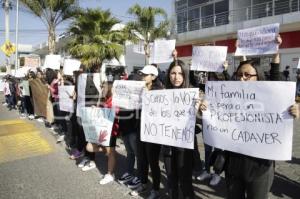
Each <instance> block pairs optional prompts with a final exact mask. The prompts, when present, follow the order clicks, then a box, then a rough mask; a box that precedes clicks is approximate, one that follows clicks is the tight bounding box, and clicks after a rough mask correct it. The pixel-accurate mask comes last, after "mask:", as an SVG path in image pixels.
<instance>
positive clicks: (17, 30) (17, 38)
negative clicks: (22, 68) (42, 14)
mask: <svg viewBox="0 0 300 199" xmlns="http://www.w3.org/2000/svg"><path fill="white" fill-rule="evenodd" d="M18 34H19V0H17V14H16V54H15V71H17V69H18V68H19V59H18V46H19V36H18Z"/></svg>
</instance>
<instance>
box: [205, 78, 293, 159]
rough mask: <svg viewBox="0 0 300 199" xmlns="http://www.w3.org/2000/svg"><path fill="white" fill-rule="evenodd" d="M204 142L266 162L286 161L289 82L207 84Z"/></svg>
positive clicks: (289, 135)
mask: <svg viewBox="0 0 300 199" xmlns="http://www.w3.org/2000/svg"><path fill="white" fill-rule="evenodd" d="M205 91H206V100H207V101H208V110H206V111H204V112H203V133H204V142H205V143H206V144H208V145H211V146H214V147H216V148H220V149H224V150H228V151H233V152H237V153H241V154H245V155H249V156H252V157H258V158H263V159H270V160H290V159H291V152H292V135H293V117H292V116H291V115H290V114H289V113H288V108H289V107H290V106H291V105H292V104H294V97H295V96H294V93H295V92H294V91H295V83H293V82H264V81H260V82H222V81H219V82H213V81H212V82H210V81H209V82H207V84H206V87H205Z"/></svg>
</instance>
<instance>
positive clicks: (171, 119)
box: [141, 88, 199, 149]
mask: <svg viewBox="0 0 300 199" xmlns="http://www.w3.org/2000/svg"><path fill="white" fill-rule="evenodd" d="M198 92H199V91H198V88H188V89H167V90H153V91H145V92H143V99H142V117H141V140H142V141H144V142H151V143H157V144H163V145H168V146H175V147H180V148H188V149H194V136H195V124H196V108H195V100H194V99H196V98H198Z"/></svg>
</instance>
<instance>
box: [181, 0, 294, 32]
mask: <svg viewBox="0 0 300 199" xmlns="http://www.w3.org/2000/svg"><path fill="white" fill-rule="evenodd" d="M180 12H181V13H182V11H180ZM184 12H187V10H185V11H184ZM291 12H300V0H289V1H267V2H264V3H260V4H256V5H252V6H249V7H244V8H240V9H236V10H231V11H227V12H223V13H218V14H214V15H209V16H205V17H200V18H193V19H186V21H184V22H180V23H177V26H176V30H177V33H183V32H187V31H193V30H200V29H203V28H210V27H215V26H221V25H225V24H229V23H237V22H240V21H246V20H252V19H259V18H263V17H269V16H276V15H281V14H286V13H291ZM177 14H178V13H177ZM187 16H188V15H187Z"/></svg>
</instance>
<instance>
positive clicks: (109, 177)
mask: <svg viewBox="0 0 300 199" xmlns="http://www.w3.org/2000/svg"><path fill="white" fill-rule="evenodd" d="M114 180H115V178H114V176H112V175H111V174H109V173H108V174H105V176H104V178H103V179H102V180H100V182H99V183H100V184H101V185H105V184H108V183H110V182H113V181H114Z"/></svg>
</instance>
